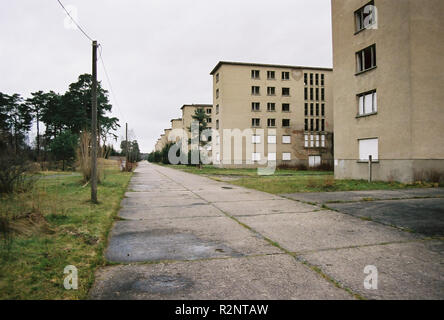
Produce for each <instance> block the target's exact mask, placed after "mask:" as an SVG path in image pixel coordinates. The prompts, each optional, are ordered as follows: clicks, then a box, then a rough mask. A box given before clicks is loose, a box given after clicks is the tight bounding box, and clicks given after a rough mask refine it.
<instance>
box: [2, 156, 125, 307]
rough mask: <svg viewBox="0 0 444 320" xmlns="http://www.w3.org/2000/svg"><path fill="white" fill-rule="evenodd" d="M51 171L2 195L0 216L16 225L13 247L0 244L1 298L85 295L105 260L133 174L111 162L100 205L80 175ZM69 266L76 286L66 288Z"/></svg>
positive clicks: (57, 297) (100, 187) (13, 227)
mask: <svg viewBox="0 0 444 320" xmlns="http://www.w3.org/2000/svg"><path fill="white" fill-rule="evenodd" d="M47 174H48V173H46V174H45V175H47ZM50 175H51V176H52V175H57V177H56V178H54V179H40V180H39V181H38V182H37V184H36V186H35V187H34V189H33V190H32V191H30V192H27V193H22V194H14V195H11V196H3V197H2V198H0V217H8V219H9V224H10V228H11V230H12V236H11V238H12V241H11V242H10V244H9V246H7V245H6V243H5V242H2V244H0V299H85V298H86V297H87V294H88V291H89V289H90V287H91V285H92V284H93V282H94V271H95V270H96V268H97V267H99V266H102V265H104V264H105V260H104V257H103V250H104V249H105V247H106V244H107V237H108V232H109V230H110V228H111V226H112V223H113V219H114V218H115V216H116V214H117V211H118V209H119V207H120V201H121V199H122V198H123V196H124V193H125V190H126V188H127V185H128V183H129V180H130V177H131V173H126V172H120V171H119V169H118V167H117V165H114V166H112V165H110V164H109V163H108V165H107V166H106V168H105V180H104V181H103V183H102V184H100V185H99V186H98V198H99V202H100V203H99V204H98V205H92V204H91V203H90V201H89V199H90V188H89V186H86V187H82V183H81V179H82V177H81V176H79V175H72V174H65V173H62V174H60V173H57V172H51V173H50ZM67 265H74V266H76V267H77V269H78V279H79V283H78V284H79V288H78V290H65V289H64V287H63V280H64V277H65V275H64V273H63V270H64V268H65V266H67Z"/></svg>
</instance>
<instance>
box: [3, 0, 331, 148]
mask: <svg viewBox="0 0 444 320" xmlns="http://www.w3.org/2000/svg"><path fill="white" fill-rule="evenodd" d="M62 3H63V4H64V5H65V6H66V7H68V8H72V7H74V8H75V9H76V10H75V11H77V15H76V12H75V11H71V12H73V15H74V16H76V17H77V20H78V22H79V23H80V25H81V26H82V27H83V28H84V29H85V31H86V32H87V33H88V34H89V35H90V36H91V37H92V38H94V39H97V40H98V41H99V43H100V44H101V45H102V47H103V59H104V61H105V64H106V68H107V71H108V74H109V76H110V79H111V84H112V86H113V89H114V93H115V97H116V99H117V102H118V105H119V108H117V106H116V103H115V102H116V101H115V100H114V98H113V96H110V98H111V102H112V104H113V109H114V111H113V114H114V115H115V116H117V117H118V118H119V119H121V124H122V130H120V131H119V132H118V134H119V136H122V135H123V132H124V123H125V121H127V122H128V123H129V127H130V128H131V129H132V130H133V132H134V135H135V138H137V140H138V141H139V144H140V146H141V149H142V152H150V151H152V149H153V147H154V144H155V142H156V140H157V138H158V137H159V136H160V134H161V133H163V129H166V128H169V127H170V120H171V119H173V118H179V117H180V115H181V114H180V107H181V106H182V105H183V104H188V103H212V88H211V87H212V79H211V76H210V75H209V73H210V71H211V70H212V69H213V67H214V66H215V65H216V64H217V62H218V61H220V60H224V61H240V62H258V63H274V64H289V65H306V66H319V67H331V66H332V48H331V46H332V45H331V16H330V0H273V1H262V0H223V1H215V0H125V1H124V0H94V1H92V0H62ZM66 22H67V21H66V14H65V13H64V11H63V9H62V8H61V7H60V6H59V4H58V2H57V0H38V1H36V0H14V1H5V0H2V1H1V4H0V41H1V42H0V92H4V93H7V94H12V93H20V94H22V95H23V96H25V97H27V96H28V95H29V93H30V92H34V91H38V90H44V91H49V90H54V91H56V92H59V93H64V92H65V91H66V90H67V88H68V85H69V84H70V83H72V82H75V81H76V79H77V77H78V76H79V75H80V74H82V73H91V44H90V42H89V40H88V39H87V38H85V37H84V36H83V35H82V33H81V32H80V31H79V30H73V29H72V28H69V24H68V25H67V24H66ZM66 26H68V27H66ZM98 71H99V80H101V81H102V85H103V86H104V87H105V88H106V89H109V86H108V84H107V82H106V78H105V75H104V72H103V69H102V67H101V66H100V65H99V70H98Z"/></svg>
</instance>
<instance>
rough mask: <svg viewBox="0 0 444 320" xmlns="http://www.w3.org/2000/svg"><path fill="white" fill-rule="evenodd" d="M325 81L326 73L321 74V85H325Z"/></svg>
mask: <svg viewBox="0 0 444 320" xmlns="http://www.w3.org/2000/svg"><path fill="white" fill-rule="evenodd" d="M324 83H325V76H324V74H321V86H324Z"/></svg>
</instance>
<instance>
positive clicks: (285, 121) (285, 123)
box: [282, 119, 290, 128]
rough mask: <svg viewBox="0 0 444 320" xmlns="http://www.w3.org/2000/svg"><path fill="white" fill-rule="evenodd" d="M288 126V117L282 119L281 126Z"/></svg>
mask: <svg viewBox="0 0 444 320" xmlns="http://www.w3.org/2000/svg"><path fill="white" fill-rule="evenodd" d="M289 126H290V119H282V127H283V128H288V127H289Z"/></svg>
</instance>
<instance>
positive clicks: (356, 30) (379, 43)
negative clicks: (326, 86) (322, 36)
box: [331, 0, 444, 182]
mask: <svg viewBox="0 0 444 320" xmlns="http://www.w3.org/2000/svg"><path fill="white" fill-rule="evenodd" d="M331 6H332V21H333V60H334V67H333V69H334V76H333V81H332V82H333V91H334V122H335V130H334V136H335V138H334V145H335V149H334V157H335V177H336V178H339V179H345V178H352V179H365V178H367V176H368V159H369V156H370V155H371V156H372V158H373V161H375V163H374V164H373V178H374V179H375V180H397V181H403V182H411V181H413V180H423V179H427V176H428V175H429V173H431V172H432V171H436V170H440V171H444V137H443V134H442V132H443V128H444V63H443V62H444V60H443V53H444V36H443V35H444V23H443V22H442V19H443V18H442V16H443V13H444V1H442V0H426V1H417V0H375V1H370V2H369V1H368V0H367V1H365V0H347V1H338V0H332V2H331Z"/></svg>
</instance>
